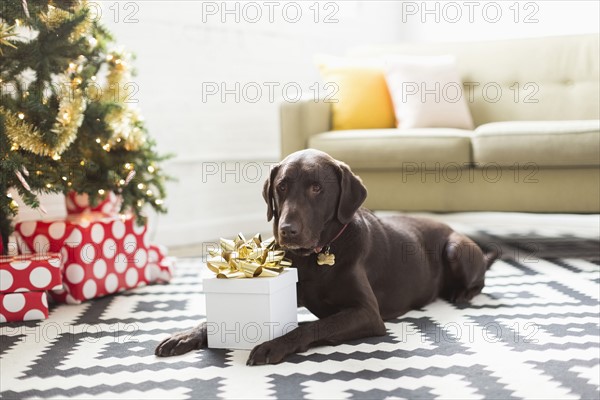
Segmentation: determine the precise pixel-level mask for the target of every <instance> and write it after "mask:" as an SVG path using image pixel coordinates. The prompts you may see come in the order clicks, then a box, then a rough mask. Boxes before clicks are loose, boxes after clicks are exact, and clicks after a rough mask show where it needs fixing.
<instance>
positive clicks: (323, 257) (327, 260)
mask: <svg viewBox="0 0 600 400" xmlns="http://www.w3.org/2000/svg"><path fill="white" fill-rule="evenodd" d="M317 264H319V265H333V264H335V254H331V253H329V249H327V250H325V252H324V253H319V254H318V255H317Z"/></svg>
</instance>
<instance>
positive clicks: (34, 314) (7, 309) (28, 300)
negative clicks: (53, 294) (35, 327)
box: [0, 291, 48, 323]
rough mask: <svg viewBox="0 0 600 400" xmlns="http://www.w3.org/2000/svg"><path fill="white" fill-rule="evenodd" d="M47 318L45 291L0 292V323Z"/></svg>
mask: <svg viewBox="0 0 600 400" xmlns="http://www.w3.org/2000/svg"><path fill="white" fill-rule="evenodd" d="M46 318H48V298H47V296H46V292H40V291H36V292H22V293H2V294H0V323H3V322H16V321H31V320H35V319H46Z"/></svg>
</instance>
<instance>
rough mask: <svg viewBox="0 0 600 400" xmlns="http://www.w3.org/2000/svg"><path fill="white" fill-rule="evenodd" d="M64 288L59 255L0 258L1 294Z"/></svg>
mask: <svg viewBox="0 0 600 400" xmlns="http://www.w3.org/2000/svg"><path fill="white" fill-rule="evenodd" d="M61 288H62V260H61V255H60V254H59V253H47V254H31V255H21V256H0V293H15V292H30V291H36V290H42V291H43V290H52V289H61Z"/></svg>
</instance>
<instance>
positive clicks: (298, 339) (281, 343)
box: [247, 308, 386, 365]
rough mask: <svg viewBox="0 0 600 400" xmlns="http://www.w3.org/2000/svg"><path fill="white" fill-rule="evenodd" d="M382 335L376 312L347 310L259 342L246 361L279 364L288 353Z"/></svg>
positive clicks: (379, 319) (383, 333)
mask: <svg viewBox="0 0 600 400" xmlns="http://www.w3.org/2000/svg"><path fill="white" fill-rule="evenodd" d="M385 334H386V329H385V325H384V323H383V320H382V319H381V317H380V316H379V311H377V310H373V309H370V308H360V309H347V310H344V311H341V312H339V313H337V314H335V315H332V316H329V317H326V318H323V319H320V320H318V321H313V322H308V323H306V324H303V325H300V326H299V327H298V328H296V329H294V330H293V331H291V332H289V333H287V334H286V335H283V336H281V337H279V338H277V339H273V340H270V341H268V342H265V343H262V344H259V345H258V346H256V347H255V348H254V349H253V350H252V352H251V353H250V357H249V358H248V362H247V364H248V365H261V364H278V363H280V362H281V361H283V359H284V358H285V357H286V356H287V355H290V354H293V353H301V352H303V351H306V350H308V349H309V348H310V347H314V346H318V345H326V344H327V345H335V344H338V343H341V342H344V341H347V340H353V339H360V338H364V337H370V336H383V335H385Z"/></svg>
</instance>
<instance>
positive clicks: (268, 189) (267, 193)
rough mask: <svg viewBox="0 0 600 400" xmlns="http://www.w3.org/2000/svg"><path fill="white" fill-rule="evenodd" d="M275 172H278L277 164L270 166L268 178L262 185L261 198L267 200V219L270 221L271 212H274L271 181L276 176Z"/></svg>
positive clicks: (271, 217)
mask: <svg viewBox="0 0 600 400" xmlns="http://www.w3.org/2000/svg"><path fill="white" fill-rule="evenodd" d="M277 172H279V165H274V166H272V167H271V172H270V173H269V178H267V180H266V181H265V184H264V185H263V198H264V199H265V201H266V202H267V221H271V220H272V219H273V214H275V212H276V211H275V200H274V199H273V181H274V180H275V177H276V176H277Z"/></svg>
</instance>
